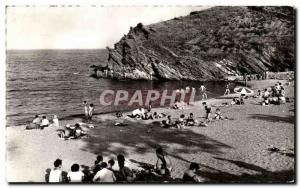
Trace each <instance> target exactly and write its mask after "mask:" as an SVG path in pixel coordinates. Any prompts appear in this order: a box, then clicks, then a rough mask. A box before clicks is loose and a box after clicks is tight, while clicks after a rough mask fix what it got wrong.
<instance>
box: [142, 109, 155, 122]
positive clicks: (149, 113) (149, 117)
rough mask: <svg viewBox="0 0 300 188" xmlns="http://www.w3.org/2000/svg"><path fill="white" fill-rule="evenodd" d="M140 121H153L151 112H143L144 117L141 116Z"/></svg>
mask: <svg viewBox="0 0 300 188" xmlns="http://www.w3.org/2000/svg"><path fill="white" fill-rule="evenodd" d="M142 119H143V120H148V119H153V115H152V113H151V110H149V109H148V110H147V112H145V114H144V116H143V118H142Z"/></svg>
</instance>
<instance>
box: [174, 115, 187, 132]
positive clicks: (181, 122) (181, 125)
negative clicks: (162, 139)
mask: <svg viewBox="0 0 300 188" xmlns="http://www.w3.org/2000/svg"><path fill="white" fill-rule="evenodd" d="M175 126H176V128H177V129H181V128H182V129H184V128H185V121H184V114H181V115H180V117H179V118H178V120H177V122H176V124H175Z"/></svg>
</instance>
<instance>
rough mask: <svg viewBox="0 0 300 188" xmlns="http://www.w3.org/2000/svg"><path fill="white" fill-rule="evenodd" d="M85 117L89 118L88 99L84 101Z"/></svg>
mask: <svg viewBox="0 0 300 188" xmlns="http://www.w3.org/2000/svg"><path fill="white" fill-rule="evenodd" d="M83 105H84V115H85V119H88V118H89V107H88V104H87V102H86V101H83Z"/></svg>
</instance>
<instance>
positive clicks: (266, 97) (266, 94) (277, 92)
mask: <svg viewBox="0 0 300 188" xmlns="http://www.w3.org/2000/svg"><path fill="white" fill-rule="evenodd" d="M257 96H258V97H261V98H262V99H263V100H262V101H261V105H263V106H268V105H270V104H275V105H280V104H282V103H286V102H287V101H288V100H289V99H288V98H286V97H285V90H284V87H283V85H282V83H281V82H277V83H276V84H275V85H274V86H271V87H269V88H265V89H264V90H263V91H260V90H258V94H257Z"/></svg>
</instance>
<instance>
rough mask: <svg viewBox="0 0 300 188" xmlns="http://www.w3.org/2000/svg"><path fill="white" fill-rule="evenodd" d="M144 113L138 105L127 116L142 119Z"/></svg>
mask: <svg viewBox="0 0 300 188" xmlns="http://www.w3.org/2000/svg"><path fill="white" fill-rule="evenodd" d="M144 114H145V110H144V108H142V107H139V108H138V109H135V110H133V111H132V112H131V114H130V115H128V117H131V118H138V119H142V118H144Z"/></svg>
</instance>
